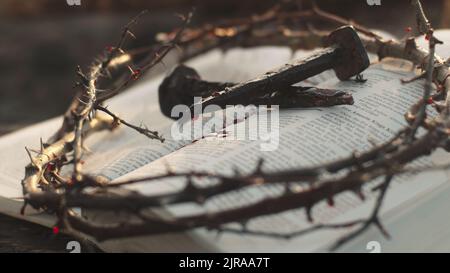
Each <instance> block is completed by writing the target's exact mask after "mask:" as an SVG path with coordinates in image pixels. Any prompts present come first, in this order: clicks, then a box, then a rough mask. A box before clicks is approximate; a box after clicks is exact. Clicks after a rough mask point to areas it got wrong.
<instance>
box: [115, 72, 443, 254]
mask: <svg viewBox="0 0 450 273" xmlns="http://www.w3.org/2000/svg"><path fill="white" fill-rule="evenodd" d="M384 66H385V67H388V66H387V65H384ZM200 72H202V71H200ZM364 75H365V76H366V78H368V79H369V81H368V82H367V83H366V84H365V85H361V84H359V83H349V82H338V81H337V80H335V79H332V80H330V81H328V82H326V83H324V84H323V86H325V87H331V88H337V89H342V90H348V91H352V92H354V97H355V105H354V106H340V107H334V108H329V109H323V110H322V111H311V110H303V111H302V110H299V111H295V110H286V111H282V113H281V117H280V118H281V120H282V122H281V123H282V125H281V127H282V131H281V133H280V135H281V140H280V145H281V148H280V149H279V150H277V151H275V152H273V153H261V152H260V151H259V150H258V147H259V146H258V145H259V143H257V142H242V141H229V142H226V141H225V142H224V141H221V140H218V141H216V142H210V141H208V140H200V141H198V142H196V143H195V144H193V145H189V146H186V147H184V148H182V149H180V150H178V151H176V152H174V153H172V154H169V155H167V156H165V157H163V158H161V159H159V160H157V161H155V162H153V163H151V164H149V165H147V166H145V167H143V168H141V169H138V170H137V171H135V172H133V173H130V174H129V175H127V176H126V177H124V178H123V179H126V178H128V177H140V176H146V175H149V174H158V173H164V172H165V171H166V168H167V165H169V166H170V169H171V170H172V171H175V172H182V171H187V170H193V169H195V170H208V171H211V170H212V171H215V172H224V173H230V172H231V171H232V170H233V169H235V168H236V166H238V169H240V170H241V171H243V172H246V171H247V172H248V171H251V168H253V167H254V166H255V165H256V162H257V159H258V158H261V157H262V158H264V159H265V162H266V164H265V166H266V170H277V169H286V168H289V167H295V166H308V165H312V164H314V163H319V162H323V159H324V158H326V159H327V160H331V159H332V158H338V157H342V156H345V155H348V154H349V152H350V151H352V149H355V150H358V151H362V150H365V149H368V148H369V147H370V144H369V142H368V141H367V140H368V138H371V139H373V140H375V141H376V142H378V143H381V142H382V141H385V140H387V139H388V138H390V137H391V136H392V135H393V134H394V133H395V132H397V131H398V129H400V128H401V127H402V126H404V125H405V121H404V119H403V113H405V112H406V110H407V108H408V107H409V105H411V104H412V103H414V102H415V101H416V100H417V99H418V98H419V97H420V96H421V94H422V90H423V82H422V81H417V82H415V83H412V84H409V85H401V84H400V79H401V78H407V77H412V76H413V75H412V73H408V72H407V71H391V72H385V71H382V70H381V69H379V68H378V67H372V68H371V69H369V70H367V71H365V72H364ZM346 118H350V119H351V120H350V121H348V120H345V119H346ZM331 119H334V121H333V122H330V120H331ZM338 120H339V121H340V122H342V124H343V125H342V126H340V127H339V128H336V126H334V125H333V123H336V122H337V121H338ZM368 120H369V121H370V122H368ZM319 123H322V124H323V126H321V127H318V126H317V124H319ZM314 126H315V128H314ZM333 127H335V128H333ZM336 130H340V131H339V133H338V134H336V133H335V131H336ZM308 136H311V137H310V139H313V140H315V141H312V142H311V140H310V139H308ZM302 141H303V143H302ZM304 142H308V143H307V144H305V143H304ZM299 154H304V157H300V156H299ZM434 163H435V162H433V160H431V158H422V159H420V160H418V161H417V162H416V163H415V165H417V164H421V165H431V164H434ZM119 180H122V179H119ZM447 181H448V177H447V175H446V174H445V173H444V172H435V173H426V174H421V175H418V176H414V177H409V176H403V177H400V178H398V179H396V181H395V183H394V185H393V186H392V189H391V190H390V192H389V195H388V197H387V201H386V202H385V205H384V207H383V215H385V214H387V213H389V212H392V211H395V209H398V208H399V207H401V205H402V204H403V203H404V202H406V201H408V200H414V199H415V198H418V197H420V196H423V195H425V193H428V192H430V191H433V189H437V188H439V187H440V186H441V185H443V184H444V183H445V182H447ZM169 182H170V183H167V182H166V183H156V184H151V185H145V184H144V185H142V184H141V185H139V186H133V187H132V189H138V190H140V191H141V192H143V193H146V194H154V193H155V192H158V191H169V190H173V189H177V188H178V189H179V188H181V187H182V183H177V182H176V181H169ZM372 186H373V183H372ZM269 191H270V190H269ZM275 191H276V190H275ZM266 193H267V192H266ZM263 195H264V192H263V191H262V190H253V191H249V192H247V193H241V194H236V195H234V196H233V195H232V194H228V195H227V196H226V197H223V198H221V200H220V201H217V200H216V202H212V203H216V204H212V205H211V204H210V205H209V209H210V210H215V209H216V210H220V209H223V208H225V207H229V206H232V207H234V206H239V205H244V204H245V203H248V202H252V201H253V202H254V201H255V200H258V199H259V198H261V197H262V196H263ZM371 199H373V196H372V197H370V196H369V201H367V202H364V203H363V202H361V201H360V200H358V199H357V198H356V197H355V196H354V195H353V194H344V195H342V196H341V197H340V198H338V199H337V201H336V203H337V206H336V208H327V207H326V205H324V204H321V205H319V206H318V207H316V209H315V210H314V211H313V213H315V214H316V221H318V222H320V221H325V220H326V221H332V222H339V221H344V220H350V219H355V218H359V217H365V216H367V215H368V214H369V213H370V207H371V206H372V205H373V204H372V201H371ZM200 211H202V208H198V207H196V206H186V207H185V208H184V209H182V210H181V212H180V211H172V213H174V214H177V213H180V214H182V215H184V214H189V213H193V214H195V213H197V212H200ZM261 218H262V219H258V220H256V221H254V225H253V227H258V228H261V227H263V230H266V231H278V232H288V231H293V230H299V229H302V228H305V227H308V226H309V224H308V223H307V222H306V220H305V215H304V212H303V210H297V211H293V212H287V213H283V214H280V215H277V216H273V217H272V216H271V217H261ZM345 232H348V231H345ZM342 234H344V233H343V232H335V231H332V232H318V233H316V234H311V235H309V236H307V237H305V238H296V239H292V240H290V241H286V240H275V239H268V238H261V237H257V236H248V235H247V236H241V235H234V234H224V235H222V236H221V237H220V239H217V238H216V237H215V234H214V232H211V233H210V232H206V231H204V230H201V229H200V230H198V231H197V232H196V235H195V237H196V236H198V237H196V238H197V239H198V238H200V240H202V239H203V240H204V242H205V244H206V245H208V244H211V245H210V246H209V247H211V249H216V250H219V251H313V250H316V251H320V250H323V249H325V248H326V247H327V245H329V244H330V243H332V242H334V241H335V240H336V239H337V238H339V237H340V236H341V235H342Z"/></svg>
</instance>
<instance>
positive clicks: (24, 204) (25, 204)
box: [20, 200, 28, 215]
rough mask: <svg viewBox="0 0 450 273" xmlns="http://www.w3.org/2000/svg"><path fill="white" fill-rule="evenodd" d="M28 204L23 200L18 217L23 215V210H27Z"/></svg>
mask: <svg viewBox="0 0 450 273" xmlns="http://www.w3.org/2000/svg"><path fill="white" fill-rule="evenodd" d="M27 205H28V202H27V201H26V200H25V201H24V202H23V205H22V208H20V215H25V209H26V208H27Z"/></svg>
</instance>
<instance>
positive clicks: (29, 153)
mask: <svg viewBox="0 0 450 273" xmlns="http://www.w3.org/2000/svg"><path fill="white" fill-rule="evenodd" d="M25 150H26V151H27V154H28V157H29V158H30V161H31V165H33V166H34V167H36V168H37V164H36V162H35V161H34V158H33V156H32V155H31V151H30V150H29V149H28V148H27V147H25Z"/></svg>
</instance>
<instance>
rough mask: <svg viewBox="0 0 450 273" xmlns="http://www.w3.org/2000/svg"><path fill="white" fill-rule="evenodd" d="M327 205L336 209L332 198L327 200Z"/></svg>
mask: <svg viewBox="0 0 450 273" xmlns="http://www.w3.org/2000/svg"><path fill="white" fill-rule="evenodd" d="M327 204H328V206H330V207H334V199H333V197H330V198H328V199H327Z"/></svg>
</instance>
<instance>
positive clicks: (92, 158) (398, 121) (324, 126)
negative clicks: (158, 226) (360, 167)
mask: <svg viewBox="0 0 450 273" xmlns="http://www.w3.org/2000/svg"><path fill="white" fill-rule="evenodd" d="M437 35H438V36H439V37H441V38H443V39H444V41H448V43H450V32H448V31H445V30H443V31H438V32H437ZM437 52H438V53H439V52H442V53H445V52H446V46H442V47H438V48H437ZM309 54H311V52H309V51H298V52H296V53H295V54H294V56H292V53H291V52H290V50H289V49H288V48H281V47H259V48H252V49H233V50H230V51H228V52H226V53H222V52H220V51H212V52H209V53H206V54H204V55H202V56H199V57H197V58H195V59H192V60H190V61H189V62H187V65H189V66H191V67H193V68H195V69H196V70H197V71H199V73H200V74H201V76H202V78H204V79H207V80H211V81H230V82H240V81H245V80H248V79H251V78H252V77H254V76H257V75H260V74H263V73H265V72H266V71H269V70H271V69H272V68H273V67H276V66H279V65H282V64H283V63H285V62H286V61H288V60H289V59H291V58H299V57H304V56H307V55H309ZM442 55H444V56H445V54H442ZM218 64H220V65H218ZM236 64H239V65H238V66H237V65H236ZM363 74H364V77H365V78H366V79H367V81H366V82H364V83H362V82H356V81H339V80H338V79H336V77H335V76H334V74H333V73H332V72H330V71H326V72H324V73H322V74H320V75H318V76H316V77H313V78H310V79H308V80H307V81H305V82H302V83H299V84H302V85H306V84H307V85H313V86H317V87H322V88H330V89H337V90H342V91H347V92H350V93H351V94H352V95H353V97H354V100H355V103H354V105H342V106H335V107H331V108H308V109H280V110H279V111H278V112H277V126H276V127H275V128H272V129H273V130H275V131H276V132H277V134H276V135H275V136H273V135H271V136H272V138H271V139H269V140H267V139H256V140H246V139H244V140H240V139H239V140H237V139H235V138H233V137H232V136H231V135H228V133H229V132H233V133H235V134H239V133H243V132H240V130H245V128H243V127H239V126H236V124H229V125H228V126H227V127H225V130H224V131H225V132H228V133H226V134H224V135H220V134H210V135H207V136H206V137H201V138H199V139H178V138H175V137H174V136H173V135H174V134H173V131H174V130H175V129H176V122H174V121H173V120H171V119H169V118H167V117H165V116H164V115H163V114H162V113H161V111H160V109H159V105H158V103H157V102H158V97H157V90H158V86H159V84H160V83H161V82H162V80H163V78H164V75H160V76H157V77H154V78H152V79H149V80H148V81H146V82H144V83H141V84H139V85H137V86H135V87H133V88H132V89H130V90H129V91H127V92H126V93H124V94H121V95H119V96H117V97H115V98H113V99H112V100H111V101H109V102H108V106H109V108H110V109H113V110H114V111H115V112H116V113H119V114H121V113H123V114H124V115H125V114H126V116H127V118H128V119H129V120H131V121H133V122H135V123H140V122H142V123H144V124H146V125H148V126H149V127H151V128H152V129H154V130H158V131H159V132H160V133H162V134H163V136H164V138H165V142H164V143H160V142H158V141H154V140H149V139H147V138H145V137H143V136H141V135H139V134H138V133H136V132H134V131H131V130H127V129H126V128H118V129H117V130H115V131H113V132H112V133H111V132H101V133H98V134H96V135H93V136H92V137H90V138H89V139H87V141H86V143H85V145H86V146H87V147H89V149H91V150H92V151H93V152H94V153H92V154H87V155H86V156H85V158H84V160H85V162H86V164H85V165H86V168H85V169H84V171H85V172H87V173H89V174H92V175H95V176H98V177H102V179H104V180H105V181H112V182H118V181H124V180H126V179H129V178H138V177H144V176H148V175H157V174H164V173H166V172H167V171H168V170H170V171H172V172H185V171H193V170H195V171H208V172H214V173H221V174H232V173H233V172H240V173H249V172H251V171H252V170H254V168H255V167H256V166H257V164H258V161H259V160H260V159H263V160H264V164H263V166H262V168H263V169H264V170H265V171H271V170H272V171H275V170H285V169H291V168H295V167H307V166H312V165H315V164H319V163H324V160H326V161H331V160H334V159H339V158H341V157H343V156H346V155H348V154H349V153H351V152H361V151H364V150H367V149H369V148H370V147H371V145H373V143H382V142H384V141H386V140H388V139H389V138H391V137H392V136H393V135H394V134H395V133H396V132H397V131H398V130H399V129H400V128H402V127H403V126H404V125H405V120H404V117H403V114H404V113H405V112H406V110H407V109H408V107H409V106H410V105H411V104H413V103H414V102H415V101H416V100H417V99H418V98H420V97H421V96H422V92H423V82H422V81H421V80H418V81H414V82H412V83H408V84H402V83H401V81H400V80H401V79H405V78H411V77H413V76H414V73H413V70H412V66H411V65H410V64H408V63H407V62H404V61H399V60H393V59H388V60H383V61H381V62H378V61H377V60H376V58H375V57H373V56H372V65H371V66H370V67H369V68H368V69H367V70H366V71H364V72H363ZM432 114H433V113H430V115H432ZM252 118H254V117H252V115H251V114H250V116H249V118H248V120H251V119H252ZM60 123H61V118H55V119H52V120H49V121H46V122H43V123H40V124H37V125H33V126H30V127H28V128H25V129H23V130H20V131H18V132H15V133H12V134H9V135H7V136H4V137H2V138H0V147H1V151H2V155H3V157H4V158H8V161H6V162H3V163H2V165H1V166H0V196H1V197H0V212H1V213H6V214H8V215H12V216H14V217H22V218H24V219H26V220H28V221H33V222H36V223H39V224H42V225H46V226H52V225H53V224H54V219H53V218H52V217H51V216H50V215H47V214H45V213H42V212H32V211H28V210H27V212H26V214H25V215H24V216H21V215H20V214H19V211H20V207H21V205H22V202H21V201H20V197H21V193H22V192H21V185H20V181H21V179H22V178H23V172H24V170H23V166H25V165H26V163H27V160H28V159H27V156H26V153H25V151H24V150H23V148H22V147H24V146H27V147H35V146H37V145H38V143H35V140H36V139H39V138H41V137H42V138H43V139H46V138H48V137H50V136H51V134H52V133H53V132H54V131H56V129H57V128H58V126H59V125H60ZM264 144H270V145H275V146H274V149H266V150H264V149H261V147H262V146H261V145H264ZM19 147H20V148H19ZM443 158H444V159H446V158H448V155H446V154H445V153H443V152H442V153H441V151H437V152H435V153H434V154H432V155H431V156H429V157H426V158H421V159H419V160H417V161H415V162H413V163H412V164H411V165H413V166H422V167H423V166H425V167H426V166H433V165H434V164H435V163H436V162H442V159H443ZM183 182H184V181H181V180H180V179H171V180H165V181H164V182H155V183H148V184H146V183H141V184H135V185H132V186H131V185H130V186H128V188H127V189H129V190H133V191H138V192H140V193H144V194H147V195H153V194H159V193H165V192H171V191H174V190H177V189H179V188H180V187H182V186H183ZM376 182H377V181H374V182H372V183H370V184H369V185H367V186H366V187H364V188H363V193H364V195H365V196H366V198H365V200H361V199H360V198H359V197H358V196H357V195H355V194H352V193H344V194H341V195H339V196H337V198H336V199H335V202H334V205H333V206H330V205H329V204H327V203H326V202H323V203H320V204H319V205H317V206H315V207H314V208H313V211H312V213H313V215H314V223H310V222H309V221H308V220H307V217H306V214H305V211H304V209H297V210H295V209H294V210H290V211H286V212H283V213H279V214H274V215H267V216H261V217H258V218H256V219H253V220H251V221H249V222H248V223H246V226H247V228H248V229H251V230H254V231H261V232H264V233H278V234H283V233H290V232H294V231H297V230H305V229H307V228H308V227H311V226H312V225H314V224H319V223H340V222H343V221H347V220H351V219H355V218H362V217H364V216H365V215H367V214H368V213H370V209H371V207H372V205H373V203H374V201H375V200H374V194H373V193H372V188H373V187H375V186H376V184H377V183H376ZM448 182H449V177H448V173H447V172H445V171H435V172H424V173H421V174H418V175H416V174H404V175H401V176H398V177H397V178H396V179H395V180H394V182H393V183H392V185H391V189H390V190H389V192H388V194H387V196H386V200H385V202H384V204H383V207H382V213H381V217H383V219H384V220H385V223H386V228H387V229H388V230H389V232H390V233H391V235H392V237H393V238H392V240H390V241H387V240H386V239H384V238H383V237H382V235H381V234H379V232H378V231H377V230H375V229H370V230H369V231H367V232H366V233H364V234H363V235H362V236H360V237H357V238H356V239H355V240H353V241H351V242H350V243H348V244H346V245H344V246H343V247H342V248H341V249H340V251H352V252H367V251H368V246H369V245H370V244H369V243H370V242H374V241H375V242H379V243H380V245H381V247H382V248H383V251H408V250H417V251H419V250H422V251H424V250H430V249H431V248H430V247H431V245H432V244H433V250H439V249H441V250H448V249H450V240H448V239H445V238H444V236H443V232H446V231H445V226H446V225H448V224H449V222H448V221H446V220H445V219H443V218H445V217H440V215H439V213H441V215H442V213H443V212H442V210H443V208H445V205H442V204H448V202H449V201H447V200H446V198H445V194H444V193H449V192H450V189H449V187H448ZM283 190H284V189H283V187H282V186H280V185H277V186H275V185H269V186H261V187H252V188H251V189H243V190H240V191H239V192H234V193H230V194H223V195H221V196H220V197H216V198H213V199H211V200H208V201H207V202H206V203H205V204H204V205H202V206H200V205H197V204H183V205H180V206H179V207H177V208H176V209H169V208H167V209H165V208H164V207H163V208H159V209H158V211H157V212H156V213H162V214H164V215H166V217H176V216H180V215H195V214H196V213H199V212H205V211H206V212H213V211H220V210H223V209H225V208H233V207H239V206H246V205H248V204H252V203H254V202H256V201H258V200H261V199H262V198H264V197H265V196H272V195H273V196H276V195H278V194H281V193H282V191H283ZM438 202H441V203H442V204H441V205H437V204H438ZM434 205H436V209H430V208H431V207H432V206H434ZM426 208H428V210H426ZM433 208H434V207H433ZM80 213H83V214H84V215H85V217H87V218H88V219H92V220H95V221H106V222H107V221H108V219H110V218H111V217H123V218H124V221H126V219H127V218H126V217H127V216H126V215H120V212H117V215H113V214H111V213H108V214H106V213H102V212H98V211H81V212H80ZM417 215H419V216H417ZM229 226H231V227H236V229H235V230H238V229H239V227H240V224H239V223H232V224H229ZM425 227H426V229H425ZM349 230H351V228H349V229H340V230H321V231H317V232H313V233H309V234H307V235H304V236H298V237H294V238H291V239H283V238H274V237H270V236H260V235H253V234H245V233H239V232H222V233H219V234H218V232H217V231H210V230H206V229H201V228H199V229H194V230H191V231H187V232H180V233H167V234H161V235H154V236H141V237H130V238H123V239H114V240H107V241H104V242H96V243H97V244H98V245H99V246H100V247H101V248H102V249H104V250H106V251H147V252H199V251H207V252H321V251H326V250H327V249H328V247H329V246H330V245H332V244H333V243H334V242H335V241H336V240H338V239H339V238H340V237H341V236H342V235H344V234H346V233H347V232H349ZM425 230H427V233H428V234H430V233H432V230H433V231H435V232H434V234H435V236H436V237H434V238H431V237H427V236H424V234H423V232H425ZM440 236H442V237H440ZM436 245H437V248H436ZM427 247H428V248H427Z"/></svg>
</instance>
